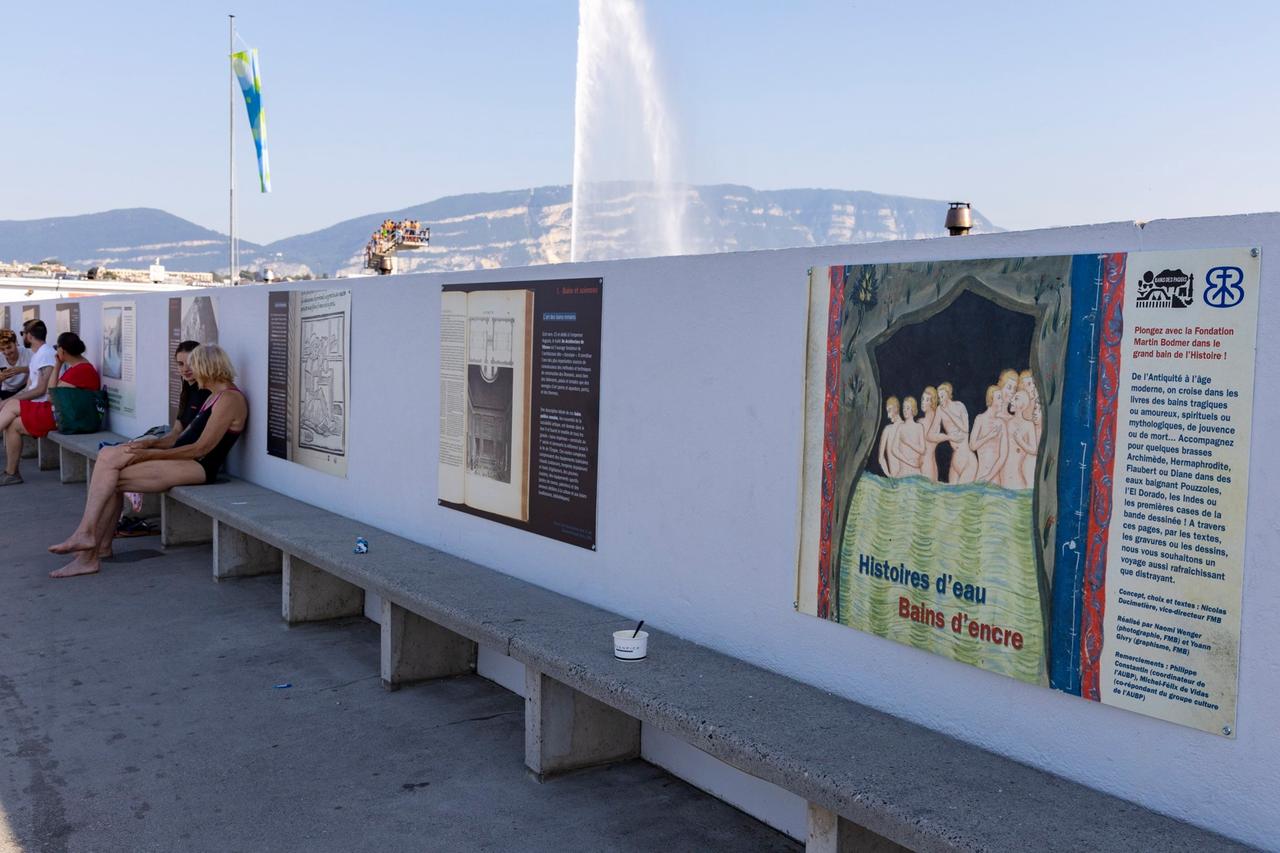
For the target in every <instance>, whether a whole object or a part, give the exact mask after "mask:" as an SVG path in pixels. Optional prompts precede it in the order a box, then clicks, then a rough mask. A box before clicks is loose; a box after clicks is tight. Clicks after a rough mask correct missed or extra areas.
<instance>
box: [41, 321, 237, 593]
mask: <svg viewBox="0 0 1280 853" xmlns="http://www.w3.org/2000/svg"><path fill="white" fill-rule="evenodd" d="M189 363H190V367H191V372H192V373H193V374H194V375H195V378H196V382H197V383H198V384H199V385H200V387H201V388H207V389H208V390H209V391H210V392H211V393H210V396H209V399H208V400H206V401H205V403H204V405H203V406H201V407H200V411H199V412H198V413H197V415H196V417H195V419H194V420H192V422H191V425H190V426H189V427H187V428H186V429H185V430H183V431H182V434H181V435H180V436H178V437H177V438H176V439H175V440H174V442H173V444H172V446H171V447H168V448H164V449H160V448H155V447H137V446H136V445H133V446H131V445H127V444H125V445H116V446H110V447H104V448H103V449H102V452H101V453H99V454H98V460H97V462H96V463H95V464H94V466H93V476H92V477H90V478H89V489H88V495H87V497H86V498H85V508H84V515H82V516H81V518H80V523H79V524H78V525H77V526H76V529H75V530H74V531H73V532H72V534H71V535H70V536H68V537H67V538H66V540H64V541H62V542H60V543H58V544H57V545H51V546H49V551H50V552H51V553H54V554H72V553H74V554H76V558H75V559H74V560H72V561H71V562H70V563H68V564H67V565H65V566H63V567H62V568H61V569H58V570H57V571H53V572H50V573H49V577H53V578H68V577H74V576H76V575H87V574H93V573H95V572H97V571H98V570H99V569H100V567H101V566H100V563H101V558H100V557H99V553H100V552H101V550H102V548H103V546H104V545H106V543H107V542H108V541H109V539H110V537H111V534H112V528H113V527H114V524H115V520H116V519H117V518H118V517H119V516H120V502H121V499H122V495H123V494H124V493H126V492H141V493H143V494H149V493H161V492H166V491H168V490H169V489H170V488H172V487H174V486H195V485H201V484H205V483H211V482H214V481H215V480H216V479H217V475H218V470H219V469H220V468H221V467H222V465H223V463H224V462H225V461H226V458H227V453H228V452H229V451H230V450H231V448H232V446H233V445H234V444H235V443H236V441H237V439H239V437H240V436H241V435H242V434H243V433H244V430H245V425H246V424H247V422H248V420H249V403H248V401H247V400H246V399H245V396H244V394H243V392H241V391H240V389H239V388H237V387H236V386H235V378H236V377H235V367H233V366H232V364H231V359H230V358H229V357H228V356H227V354H226V352H225V351H224V350H223V349H222V347H220V346H218V345H217V344H205V345H203V346H199V347H196V348H195V349H194V350H192V351H191V354H190V362H189Z"/></svg>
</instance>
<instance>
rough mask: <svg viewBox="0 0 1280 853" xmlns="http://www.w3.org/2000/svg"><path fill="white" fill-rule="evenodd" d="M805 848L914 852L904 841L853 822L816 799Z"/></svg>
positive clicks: (840, 852)
mask: <svg viewBox="0 0 1280 853" xmlns="http://www.w3.org/2000/svg"><path fill="white" fill-rule="evenodd" d="M804 850H805V853H910V850H909V849H908V848H906V847H903V846H902V845H901V844H895V843H894V842H892V841H890V840H889V839H887V838H885V837H884V836H881V835H876V834H875V833H874V832H872V831H871V830H869V829H863V828H862V827H860V826H858V825H857V824H855V823H850V822H849V821H848V820H845V819H844V818H842V817H840V816H839V815H837V814H836V813H835V812H833V811H830V810H828V809H826V808H823V807H822V806H820V805H817V804H816V803H809V837H808V840H807V841H806V843H805V846H804Z"/></svg>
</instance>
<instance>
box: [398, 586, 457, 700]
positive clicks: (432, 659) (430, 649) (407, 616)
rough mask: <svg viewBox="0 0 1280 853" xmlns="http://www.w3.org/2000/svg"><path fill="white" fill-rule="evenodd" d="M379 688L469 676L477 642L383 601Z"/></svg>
mask: <svg viewBox="0 0 1280 853" xmlns="http://www.w3.org/2000/svg"><path fill="white" fill-rule="evenodd" d="M380 621H381V624H382V666H381V671H382V686H383V687H386V688H387V689H388V690H395V689H396V688H398V687H399V686H400V685H402V684H409V683H412V682H414V681H425V680H427V679H431V678H447V677H448V676H452V675H469V674H471V673H473V672H475V670H476V651H477V646H476V643H475V642H473V641H471V640H468V639H467V638H466V637H462V636H459V635H458V634H455V633H454V632H452V631H450V630H449V629H447V628H441V627H440V626H439V625H437V624H435V623H434V622H431V621H429V620H427V619H423V618H422V617H421V616H419V615H417V614H416V613H413V612H410V611H408V610H405V609H404V608H403V607H401V606H400V605H398V604H395V603H393V602H391V601H388V600H387V599H385V598H384V599H382V618H381V620H380Z"/></svg>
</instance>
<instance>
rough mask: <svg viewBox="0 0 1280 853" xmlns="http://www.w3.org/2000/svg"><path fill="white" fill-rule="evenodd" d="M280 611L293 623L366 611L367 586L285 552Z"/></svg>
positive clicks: (335, 617) (356, 614)
mask: <svg viewBox="0 0 1280 853" xmlns="http://www.w3.org/2000/svg"><path fill="white" fill-rule="evenodd" d="M282 586H283V589H282V591H281V602H280V604H281V606H280V614H281V615H282V616H283V617H284V621H286V622H288V623H289V624H290V625H296V624H298V623H299V622H318V621H320V620H322V619H340V618H342V617H343V616H362V615H364V590H363V589H361V588H360V587H358V586H356V585H355V584H351V583H347V582H346V581H344V580H343V579H342V578H339V577H335V576H333V575H331V574H329V573H328V572H325V571H322V570H321V569H318V568H316V567H315V566H313V565H311V564H310V563H308V562H307V561H306V560H303V559H300V558H298V557H295V556H293V555H292V554H287V553H286V554H285V555H284V580H283V584H282Z"/></svg>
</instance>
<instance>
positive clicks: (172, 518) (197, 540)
mask: <svg viewBox="0 0 1280 853" xmlns="http://www.w3.org/2000/svg"><path fill="white" fill-rule="evenodd" d="M212 541H213V519H211V518H210V517H209V516H207V515H205V514H204V513H202V512H197V511H195V510H194V509H191V507H189V506H185V505H184V504H180V503H178V502H177V501H175V500H174V499H173V498H171V497H169V496H168V495H162V496H161V498H160V544H161V545H163V546H164V547H166V548H167V547H169V546H170V545H203V544H205V543H206V542H212Z"/></svg>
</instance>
